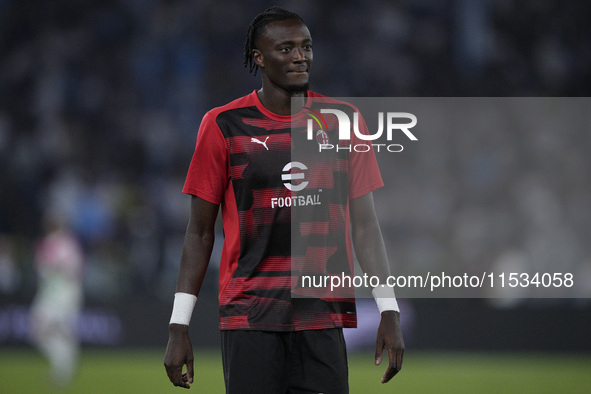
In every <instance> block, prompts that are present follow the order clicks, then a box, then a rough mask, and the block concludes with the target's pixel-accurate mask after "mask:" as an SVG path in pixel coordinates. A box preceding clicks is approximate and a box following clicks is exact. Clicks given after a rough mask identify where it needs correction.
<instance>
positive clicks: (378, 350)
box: [375, 343, 382, 365]
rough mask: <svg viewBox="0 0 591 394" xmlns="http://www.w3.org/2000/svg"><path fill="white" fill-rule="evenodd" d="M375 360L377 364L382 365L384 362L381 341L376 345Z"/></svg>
mask: <svg viewBox="0 0 591 394" xmlns="http://www.w3.org/2000/svg"><path fill="white" fill-rule="evenodd" d="M375 362H376V365H380V364H381V363H382V347H381V346H380V344H379V343H378V344H377V345H376V354H375Z"/></svg>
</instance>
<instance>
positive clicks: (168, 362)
mask: <svg viewBox="0 0 591 394" xmlns="http://www.w3.org/2000/svg"><path fill="white" fill-rule="evenodd" d="M183 365H187V373H183ZM164 367H165V368H166V374H167V375H168V378H169V379H170V381H171V382H172V384H174V385H175V386H178V387H184V388H186V389H188V388H191V386H189V383H193V346H192V345H191V340H190V339H189V327H188V326H185V325H182V324H170V325H169V326H168V345H166V353H165V354H164Z"/></svg>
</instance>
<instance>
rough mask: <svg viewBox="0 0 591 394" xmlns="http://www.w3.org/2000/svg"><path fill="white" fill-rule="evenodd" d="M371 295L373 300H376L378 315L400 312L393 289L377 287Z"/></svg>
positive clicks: (383, 286) (385, 286)
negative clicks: (386, 312) (387, 312)
mask: <svg viewBox="0 0 591 394" xmlns="http://www.w3.org/2000/svg"><path fill="white" fill-rule="evenodd" d="M371 294H373V298H374V299H375V300H376V304H377V305H378V310H379V311H380V313H382V312H384V311H395V312H400V308H398V301H396V296H395V294H394V288H393V287H390V286H387V285H378V286H377V287H374V289H373V290H372V291H371Z"/></svg>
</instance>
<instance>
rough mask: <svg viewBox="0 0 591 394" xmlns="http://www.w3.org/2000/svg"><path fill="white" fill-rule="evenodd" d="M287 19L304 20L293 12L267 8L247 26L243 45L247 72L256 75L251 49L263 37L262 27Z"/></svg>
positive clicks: (278, 8) (255, 65)
mask: <svg viewBox="0 0 591 394" xmlns="http://www.w3.org/2000/svg"><path fill="white" fill-rule="evenodd" d="M287 19H298V20H300V21H301V22H302V23H304V20H303V19H302V17H301V16H299V15H298V14H296V13H295V12H291V11H288V10H286V9H283V8H281V7H277V6H274V7H271V8H267V9H266V10H265V11H264V12H262V13H260V14H258V15H257V16H255V18H254V19H253V20H252V22H250V25H249V26H248V31H247V32H246V42H245V43H244V67H249V72H251V73H253V72H254V74H253V75H257V70H258V68H259V66H258V65H257V64H256V63H255V61H254V59H253V57H252V51H253V49H256V43H257V41H258V39H259V38H260V37H261V36H262V35H263V32H264V27H265V26H267V25H268V24H269V23H272V22H279V21H283V20H287Z"/></svg>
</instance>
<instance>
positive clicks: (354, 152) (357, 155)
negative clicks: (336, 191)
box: [349, 115, 384, 199]
mask: <svg viewBox="0 0 591 394" xmlns="http://www.w3.org/2000/svg"><path fill="white" fill-rule="evenodd" d="M359 131H360V132H361V133H363V134H369V131H368V130H367V125H366V123H365V120H363V117H362V116H361V115H359ZM371 144H372V141H363V140H361V139H360V138H359V137H357V136H356V135H355V133H352V137H351V147H352V149H351V153H350V155H349V199H355V198H358V197H361V196H363V195H365V194H367V193H370V192H372V191H374V190H376V189H379V188H380V187H382V186H384V182H383V180H382V176H381V174H380V169H379V167H378V162H377V160H376V155H375V152H374V149H373V146H372V145H371ZM353 147H355V148H353Z"/></svg>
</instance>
